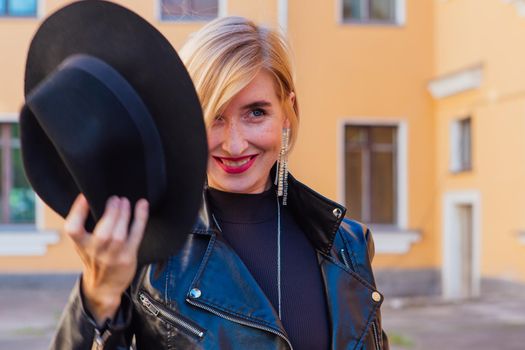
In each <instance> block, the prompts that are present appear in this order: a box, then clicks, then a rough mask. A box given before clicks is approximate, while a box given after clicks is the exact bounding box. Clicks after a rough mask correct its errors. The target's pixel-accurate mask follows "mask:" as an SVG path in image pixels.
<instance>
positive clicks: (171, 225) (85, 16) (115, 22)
mask: <svg viewBox="0 0 525 350" xmlns="http://www.w3.org/2000/svg"><path fill="white" fill-rule="evenodd" d="M73 54H88V55H91V56H95V57H97V58H100V59H101V60H103V61H105V62H106V63H108V64H109V65H111V66H112V67H113V68H115V69H116V70H117V71H118V72H119V73H120V74H121V75H122V76H123V77H124V78H125V79H126V80H127V81H128V82H129V83H130V84H131V86H132V87H133V88H134V89H135V90H136V91H137V93H138V94H139V95H140V96H141V98H142V99H143V101H144V104H145V105H146V106H147V108H148V110H149V112H150V114H151V115H152V117H153V119H154V121H155V124H156V126H157V129H158V132H159V134H160V137H161V142H162V145H163V149H164V152H165V159H166V175H167V191H166V196H165V199H164V200H163V202H162V205H159V206H158V208H157V209H156V211H155V212H152V213H150V219H149V222H148V226H147V229H146V234H145V236H144V239H143V242H142V245H141V247H140V249H139V262H140V263H146V262H152V261H156V260H160V259H165V258H167V257H168V256H169V255H171V253H172V252H173V251H174V249H176V248H177V245H178V244H179V242H181V241H182V237H181V235H186V234H188V233H189V231H190V229H191V226H192V225H193V223H194V221H195V219H196V216H197V213H198V210H199V207H200V204H201V200H202V190H203V185H204V180H205V176H206V163H207V144H206V133H205V127H204V122H203V118H202V110H201V106H200V103H199V99H198V96H197V94H196V92H195V89H194V86H193V83H192V81H191V78H190V76H189V74H188V72H187V71H186V68H185V67H184V65H183V63H182V62H181V60H180V58H179V57H178V55H177V53H176V52H175V50H174V49H173V47H172V46H171V44H170V43H169V42H168V40H167V39H166V38H165V37H164V36H163V35H162V34H161V33H160V32H159V31H158V30H157V29H155V28H154V27H153V26H152V25H151V24H149V23H148V22H147V21H146V20H144V19H143V18H141V17H140V16H139V15H137V14H135V13H134V12H132V11H130V10H128V9H126V8H124V7H122V6H120V5H117V4H114V3H110V2H106V1H100V0H87V1H79V2H76V3H73V4H71V5H68V6H66V7H63V8H62V9H60V10H58V11H57V12H55V13H54V14H52V15H51V16H50V17H48V18H47V19H46V20H45V21H44V22H43V23H42V25H41V26H40V28H39V29H38V31H37V33H36V34H35V36H34V38H33V40H32V42H31V45H30V48H29V52H28V56H27V63H26V71H25V95H26V96H27V94H28V93H29V92H30V91H31V90H32V89H33V88H34V87H35V86H37V85H38V84H39V83H40V82H41V81H42V80H43V79H45V78H46V76H47V75H48V74H50V73H51V72H53V70H55V68H56V67H57V66H58V65H60V63H61V62H62V61H63V60H64V59H66V58H67V57H69V56H71V55H73ZM22 133H23V131H22ZM22 137H23V135H22ZM50 181H53V180H52V179H51V180H50ZM70 192H71V193H67V198H69V199H68V200H69V201H70V203H66V204H67V205H63V203H62V205H61V206H57V205H56V203H51V202H52V200H48V199H47V198H42V199H43V200H44V201H45V202H46V203H47V204H49V205H50V206H51V208H53V209H55V210H57V209H56V208H65V207H69V206H70V204H72V202H73V200H74V198H75V197H76V195H77V194H78V193H73V191H70ZM60 211H61V212H59V214H61V215H62V216H65V215H67V213H65V212H64V210H63V209H60Z"/></svg>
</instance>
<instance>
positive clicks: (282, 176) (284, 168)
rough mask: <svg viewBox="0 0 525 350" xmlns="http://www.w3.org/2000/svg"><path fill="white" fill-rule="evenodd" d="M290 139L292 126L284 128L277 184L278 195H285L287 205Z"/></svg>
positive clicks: (284, 199) (284, 202) (284, 201)
mask: <svg viewBox="0 0 525 350" xmlns="http://www.w3.org/2000/svg"><path fill="white" fill-rule="evenodd" d="M289 139H290V128H284V129H283V134H282V140H281V152H280V153H279V160H278V161H277V171H276V174H275V175H276V178H275V184H276V185H277V196H278V197H283V205H286V202H287V197H288V142H289Z"/></svg>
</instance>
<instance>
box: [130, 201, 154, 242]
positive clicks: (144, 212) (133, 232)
mask: <svg viewBox="0 0 525 350" xmlns="http://www.w3.org/2000/svg"><path fill="white" fill-rule="evenodd" d="M148 211H149V203H148V201H147V200H145V199H140V200H138V201H137V203H136V204H135V213H134V217H133V223H132V224H131V229H130V232H129V239H128V242H129V245H130V246H131V247H132V248H133V249H134V250H138V248H139V245H140V242H142V237H143V236H144V230H145V229H146V224H147V222H148V216H149V212H148Z"/></svg>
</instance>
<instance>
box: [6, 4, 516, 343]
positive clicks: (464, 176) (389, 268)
mask: <svg viewBox="0 0 525 350" xmlns="http://www.w3.org/2000/svg"><path fill="white" fill-rule="evenodd" d="M68 2H69V1H64V0H0V349H15V348H17V349H45V348H46V347H47V344H48V342H49V340H50V338H51V336H52V334H53V330H54V327H55V325H56V322H57V320H58V317H59V315H60V313H61V309H62V307H63V305H64V304H65V302H66V300H67V295H68V293H69V289H70V288H71V286H72V284H73V283H74V281H75V279H76V276H77V275H78V273H79V271H80V270H79V269H80V261H79V259H78V258H77V256H76V254H75V251H74V249H73V247H72V245H71V243H70V242H69V241H68V240H67V239H66V237H64V235H63V233H62V232H61V228H62V220H61V219H60V218H59V217H58V216H57V215H56V214H55V213H54V212H52V211H51V210H50V209H49V208H47V207H46V205H45V204H44V203H42V202H41V201H40V200H39V199H38V198H36V197H35V195H34V193H33V192H32V190H31V188H30V187H29V185H28V183H27V181H26V179H25V177H24V174H23V169H22V165H21V157H20V142H19V138H18V134H19V133H18V124H17V122H18V113H19V110H20V107H21V105H22V103H23V80H24V78H23V76H24V68H25V67H24V66H25V57H26V53H27V49H28V46H29V43H30V41H31V38H32V36H33V34H34V32H35V31H36V29H37V27H38V25H39V24H40V23H41V22H42V20H43V19H44V18H45V17H46V16H48V15H49V14H50V13H52V12H54V11H55V10H57V9H58V8H60V7H61V6H63V5H65V4H66V3H68ZM117 2H118V3H120V4H122V5H124V6H126V7H129V8H130V9H132V10H133V11H135V12H137V13H139V14H140V15H141V16H143V17H144V18H146V19H147V20H148V21H150V22H151V23H152V24H153V25H154V26H156V27H157V28H158V29H159V30H160V31H161V32H162V33H163V34H164V35H165V36H166V37H167V38H168V39H169V40H170V41H171V43H172V44H173V46H174V47H175V48H180V47H181V45H182V44H183V43H184V41H185V40H186V38H187V37H188V36H189V35H190V34H191V33H192V32H194V31H196V30H197V29H199V28H200V27H201V26H203V25H204V24H205V23H206V21H209V20H210V19H213V18H215V17H217V16H226V15H241V16H246V17H248V18H252V19H254V20H255V21H256V22H257V23H260V24H264V25H267V26H270V27H279V28H281V29H282V30H283V31H285V32H286V34H287V36H288V38H289V40H290V42H291V46H292V49H293V52H294V56H295V57H294V60H295V64H296V72H297V97H298V101H299V105H300V118H301V126H300V132H299V140H298V144H297V146H296V148H295V150H294V153H293V155H292V159H291V171H292V172H293V173H294V176H296V177H298V178H299V179H301V180H302V181H304V182H305V183H306V184H308V185H309V186H311V187H313V188H314V189H316V190H317V191H319V192H321V193H322V194H324V195H326V196H327V197H329V198H333V199H335V200H337V201H339V202H341V203H343V204H345V205H346V207H347V208H348V212H347V216H349V217H352V218H354V219H357V220H360V221H362V222H364V223H366V224H367V225H368V226H369V227H370V228H371V229H372V232H373V236H374V240H375V247H376V256H375V259H374V268H375V271H376V279H377V284H378V289H379V290H380V291H381V292H382V293H383V294H384V295H385V298H386V299H385V303H384V306H383V318H384V328H385V330H386V332H387V333H388V334H389V336H390V341H391V345H392V348H394V349H525V292H524V288H523V287H524V286H525V45H524V44H523V43H524V42H525V1H523V0H323V1H319V0H317V1H315V0H128V1H125V0H121V1H117ZM115 30H118V28H115ZM129 39H130V40H133V39H134V38H129ZM50 45H52V43H50ZM174 93H176V92H174Z"/></svg>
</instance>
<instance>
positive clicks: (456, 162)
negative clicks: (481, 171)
mask: <svg viewBox="0 0 525 350" xmlns="http://www.w3.org/2000/svg"><path fill="white" fill-rule="evenodd" d="M466 119H470V164H469V167H464V164H463V162H462V158H461V153H462V152H463V150H462V139H461V135H462V134H461V122H462V121H464V120H466ZM449 130H450V132H449V135H450V138H449V149H450V154H449V170H450V171H451V172H453V173H461V172H468V171H471V170H472V169H473V167H474V164H473V160H474V159H473V155H472V149H473V147H472V146H473V144H472V139H473V135H472V134H473V130H472V116H465V117H460V118H455V119H453V120H452V121H451V122H450V127H449Z"/></svg>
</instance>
